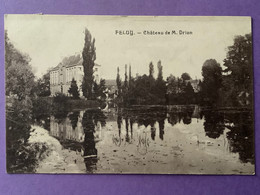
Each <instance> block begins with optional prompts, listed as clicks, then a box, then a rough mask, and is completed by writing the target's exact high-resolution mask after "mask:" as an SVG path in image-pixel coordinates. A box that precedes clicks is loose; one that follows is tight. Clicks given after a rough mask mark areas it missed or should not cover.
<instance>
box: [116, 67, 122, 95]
mask: <svg viewBox="0 0 260 195" xmlns="http://www.w3.org/2000/svg"><path fill="white" fill-rule="evenodd" d="M116 84H117V90H118V95H119V96H121V89H122V81H121V78H120V74H119V67H117V76H116Z"/></svg>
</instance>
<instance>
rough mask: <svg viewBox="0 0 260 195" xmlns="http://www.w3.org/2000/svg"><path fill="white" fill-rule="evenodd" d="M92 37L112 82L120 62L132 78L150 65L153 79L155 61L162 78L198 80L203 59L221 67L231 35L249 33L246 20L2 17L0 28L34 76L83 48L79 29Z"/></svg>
mask: <svg viewBox="0 0 260 195" xmlns="http://www.w3.org/2000/svg"><path fill="white" fill-rule="evenodd" d="M85 28H88V29H89V31H90V32H91V34H92V36H93V37H95V39H96V54H97V60H96V61H95V62H96V63H98V64H100V65H101V77H102V78H104V79H115V78H116V69H117V67H118V66H119V67H120V72H121V77H122V78H124V77H123V74H124V66H125V64H131V66H132V75H133V76H135V74H136V73H139V74H144V73H145V74H148V71H149V68H148V67H149V63H150V62H151V61H152V62H153V64H154V66H155V75H157V71H156V70H157V62H158V61H159V60H161V61H162V65H163V75H164V78H166V77H167V76H169V75H170V74H173V75H174V76H180V75H181V74H182V73H183V72H188V73H189V74H190V75H191V77H192V78H195V77H197V78H201V67H202V64H203V63H204V62H205V60H207V59H210V58H213V59H216V60H217V61H218V62H219V63H220V64H221V65H222V64H223V60H224V58H225V57H226V52H227V47H228V46H230V45H232V44H233V38H234V36H235V35H245V34H247V33H250V32H251V18H249V17H167V16H166V17H165V16H160V17H153V16H145V17H137V16H131V17H129V16H128V17H120V16H58V15H6V16H5V29H7V31H8V36H9V38H10V40H11V41H12V42H13V44H14V45H15V47H16V48H17V49H19V50H20V51H22V52H23V53H27V54H28V55H29V56H30V57H31V59H32V61H31V64H32V67H33V70H34V72H35V74H36V76H38V77H40V76H41V75H43V74H44V73H46V70H47V69H48V68H50V67H54V66H56V65H57V64H58V63H59V62H61V60H62V59H63V58H64V57H66V56H70V55H73V54H75V53H79V52H80V53H81V52H82V49H83V46H84V29H85ZM115 30H133V31H134V32H139V31H140V32H143V31H145V30H149V31H150V30H153V31H160V32H161V31H162V32H165V31H166V30H168V31H172V30H176V31H179V30H186V31H192V32H193V34H192V35H146V36H145V35H137V34H136V35H134V36H124V35H121V36H120V35H116V34H115Z"/></svg>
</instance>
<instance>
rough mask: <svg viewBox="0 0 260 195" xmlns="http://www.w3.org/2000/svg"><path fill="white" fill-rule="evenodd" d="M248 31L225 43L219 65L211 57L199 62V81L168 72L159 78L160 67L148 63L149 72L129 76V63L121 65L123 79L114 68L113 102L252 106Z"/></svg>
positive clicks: (250, 56)
mask: <svg viewBox="0 0 260 195" xmlns="http://www.w3.org/2000/svg"><path fill="white" fill-rule="evenodd" d="M251 38H252V37H251V34H247V35H245V36H236V37H235V38H234V44H233V45H232V46H229V47H228V48H227V49H228V52H227V55H226V58H225V59H224V64H223V67H224V69H222V67H221V66H220V64H219V63H218V62H217V61H216V60H215V59H208V60H206V61H205V62H204V63H203V64H202V77H203V78H202V80H197V79H192V78H191V77H190V75H189V74H188V73H183V74H182V75H181V77H175V76H173V75H172V74H171V75H170V76H168V77H167V78H166V80H164V79H163V66H162V63H161V61H159V62H158V63H157V69H158V75H157V76H155V75H154V65H153V63H152V62H151V63H150V64H149V74H148V75H146V74H144V75H141V76H136V77H135V78H134V77H132V75H131V66H129V71H127V65H126V66H125V78H124V81H122V80H121V78H120V74H119V73H120V72H119V71H120V70H119V68H118V69H117V78H116V82H117V88H118V97H117V103H118V104H119V105H123V106H131V105H144V104H149V105H156V104H157V105H158V104H159V105H162V104H200V105H206V106H241V105H242V106H252V102H253V101H252V100H253V88H252V87H253V74H252V70H253V68H252V40H251Z"/></svg>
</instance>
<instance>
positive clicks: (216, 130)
mask: <svg viewBox="0 0 260 195" xmlns="http://www.w3.org/2000/svg"><path fill="white" fill-rule="evenodd" d="M203 115H204V118H205V122H204V130H205V133H206V136H208V137H209V138H213V139H216V138H218V137H219V136H220V135H221V134H223V131H224V130H225V126H224V116H223V115H222V114H221V113H219V112H215V111H212V110H207V111H203Z"/></svg>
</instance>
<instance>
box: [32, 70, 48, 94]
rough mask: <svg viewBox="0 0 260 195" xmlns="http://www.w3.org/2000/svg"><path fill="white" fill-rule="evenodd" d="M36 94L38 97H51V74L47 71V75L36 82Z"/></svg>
mask: <svg viewBox="0 0 260 195" xmlns="http://www.w3.org/2000/svg"><path fill="white" fill-rule="evenodd" d="M34 92H35V93H36V95H38V96H49V95H51V91H50V72H49V70H48V71H47V73H46V74H44V75H43V76H42V78H39V79H38V80H37V82H36V85H35V88H34Z"/></svg>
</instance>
